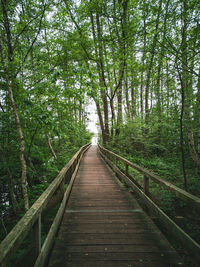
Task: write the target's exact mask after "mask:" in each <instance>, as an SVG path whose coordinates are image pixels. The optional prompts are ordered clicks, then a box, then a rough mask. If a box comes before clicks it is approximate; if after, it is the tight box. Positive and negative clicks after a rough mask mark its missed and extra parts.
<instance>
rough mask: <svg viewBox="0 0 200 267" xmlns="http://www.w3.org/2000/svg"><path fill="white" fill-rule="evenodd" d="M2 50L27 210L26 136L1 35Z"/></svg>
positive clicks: (0, 50)
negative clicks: (17, 141)
mask: <svg viewBox="0 0 200 267" xmlns="http://www.w3.org/2000/svg"><path fill="white" fill-rule="evenodd" d="M0 52H1V59H2V65H3V69H4V72H5V75H6V84H7V89H8V93H9V98H10V102H11V105H12V108H13V113H14V116H15V122H16V126H17V131H18V135H19V139H20V153H19V157H20V162H21V167H22V175H21V186H22V194H23V199H24V207H25V210H26V211H27V210H28V209H29V199H28V192H27V187H26V183H27V176H26V160H25V155H24V153H25V141H24V136H23V131H22V127H21V122H20V118H19V113H18V109H17V105H16V103H15V99H14V96H13V90H12V85H11V81H10V78H9V75H8V70H7V68H6V65H5V56H4V51H3V46H2V40H1V37H0Z"/></svg>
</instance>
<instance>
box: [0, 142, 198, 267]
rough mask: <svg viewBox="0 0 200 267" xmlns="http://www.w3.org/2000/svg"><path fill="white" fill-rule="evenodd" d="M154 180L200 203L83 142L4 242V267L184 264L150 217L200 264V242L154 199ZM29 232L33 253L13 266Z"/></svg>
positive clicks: (193, 200)
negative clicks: (48, 221) (138, 176)
mask: <svg viewBox="0 0 200 267" xmlns="http://www.w3.org/2000/svg"><path fill="white" fill-rule="evenodd" d="M116 161H120V162H121V163H123V164H124V166H125V168H124V169H125V171H124V172H122V171H121V170H120V169H119V168H118V167H117V166H116V164H114V162H115V163H116ZM129 168H134V169H136V170H137V171H139V172H140V173H142V174H144V190H142V189H141V188H140V186H139V185H138V184H137V183H136V182H135V181H134V179H132V178H131V176H130V174H129ZM116 176H117V177H118V178H119V179H120V180H121V181H122V180H123V182H124V183H125V184H126V185H127V186H128V188H129V189H130V188H131V191H132V192H129V191H130V190H128V189H127V187H126V186H124V185H122V183H121V182H120V180H118V179H117V178H116ZM149 179H152V180H154V182H157V183H158V184H160V185H161V186H165V187H168V189H170V190H171V191H172V192H175V194H176V196H177V197H180V198H181V199H183V200H185V201H186V202H187V203H190V204H191V205H192V206H193V207H196V208H197V209H199V207H200V199H199V198H197V197H194V196H192V195H190V194H188V193H186V192H185V191H183V190H181V189H179V188H177V187H175V186H173V185H172V184H170V183H167V182H165V181H164V180H162V179H160V178H159V177H157V176H155V175H154V174H152V173H149V172H147V171H146V170H144V169H142V168H141V167H139V166H137V165H135V164H133V163H131V162H129V161H127V160H125V159H123V158H121V157H120V156H118V155H116V154H114V153H112V152H110V151H108V150H106V149H105V148H103V147H100V146H99V148H98V147H97V146H90V145H86V146H84V147H82V148H81V149H80V150H79V151H78V152H77V153H76V155H75V156H74V157H73V158H72V159H71V161H70V162H69V163H68V164H67V165H66V166H65V167H64V168H63V169H62V171H61V172H60V174H59V175H58V176H57V177H56V178H55V180H54V181H53V182H52V184H51V185H50V186H49V188H48V189H47V190H46V191H45V192H44V193H43V194H42V195H41V197H40V198H39V199H38V200H37V201H36V202H35V204H34V205H33V206H32V207H31V208H30V210H29V211H28V212H27V213H26V214H25V215H24V217H23V218H22V219H21V220H20V221H19V223H18V224H17V225H16V226H15V227H14V229H13V230H12V231H11V232H10V234H9V235H8V236H7V237H6V238H5V240H3V242H2V243H1V245H0V264H1V265H0V266H27V267H28V266H35V267H36V266H48V267H62V266H71V267H73V266H81V267H82V266H87V267H98V266H99V267H100V266H101V267H104V266H105V267H106V266H134V267H135V266H148V267H150V266H155V267H162V266H166V267H169V266H184V262H183V260H182V258H181V257H180V255H178V253H177V252H176V251H175V249H174V248H173V247H172V246H171V245H170V243H169V242H168V240H167V239H166V237H165V236H164V235H163V233H161V231H160V230H159V229H158V227H157V226H156V225H155V224H154V223H153V221H152V219H151V217H150V216H154V217H156V219H157V221H158V223H159V225H160V226H161V228H162V229H164V230H166V231H167V232H168V233H169V234H170V235H173V236H174V238H175V239H176V240H177V242H179V243H180V244H181V245H182V246H183V247H184V248H185V249H186V250H187V251H188V253H189V254H190V255H191V256H192V257H194V258H195V259H196V262H198V261H199V262H200V246H199V244H197V243H196V242H195V241H194V240H193V239H191V238H190V237H189V236H188V235H187V234H186V233H185V232H183V230H182V229H181V228H179V226H177V225H176V224H175V223H174V222H173V221H172V220H171V219H169V218H168V217H167V215H166V214H165V213H163V212H162V211H161V210H160V208H159V207H157V206H156V204H155V203H154V202H153V201H152V200H151V198H150V191H149ZM66 183H67V184H68V187H67V190H66V191H65V190H64V188H65V184H66ZM58 199H60V200H61V204H60V206H59V209H58V212H57V214H56V216H55V219H54V221H53V223H52V225H51V227H50V229H49V231H48V234H47V236H46V239H45V240H44V241H41V225H42V224H41V221H43V219H44V218H45V216H46V212H45V211H46V210H49V208H50V207H51V206H53V203H55V200H57V201H58ZM136 199H137V200H136ZM138 201H139V203H140V204H141V203H142V206H143V207H144V209H143V208H142V207H141V206H140V205H139V204H138ZM144 210H145V211H144ZM147 211H148V215H147V213H146V212H147ZM149 215H150V216H149ZM27 236H30V249H29V252H28V254H27V255H28V256H27V257H24V259H23V260H21V261H20V262H19V261H18V263H15V264H13V265H12V264H10V263H9V262H10V260H11V263H12V256H13V254H14V253H15V251H16V250H17V248H18V247H19V245H20V244H21V243H22V241H23V240H24V239H25V240H27V239H28V238H27ZM23 261H24V262H23Z"/></svg>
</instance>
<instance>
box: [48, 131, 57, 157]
mask: <svg viewBox="0 0 200 267" xmlns="http://www.w3.org/2000/svg"><path fill="white" fill-rule="evenodd" d="M46 138H47V142H48V146H49V149H50V151H51V154H52V156H53V157H54V159H56V160H57V159H58V158H57V156H56V153H55V150H54V148H53V146H52V144H51V140H50V137H49V135H48V134H46Z"/></svg>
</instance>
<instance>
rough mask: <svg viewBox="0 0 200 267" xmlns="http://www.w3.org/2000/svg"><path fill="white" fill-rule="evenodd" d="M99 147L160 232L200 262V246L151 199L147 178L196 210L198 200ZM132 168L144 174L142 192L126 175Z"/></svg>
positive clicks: (105, 158)
mask: <svg viewBox="0 0 200 267" xmlns="http://www.w3.org/2000/svg"><path fill="white" fill-rule="evenodd" d="M98 146H99V150H100V154H101V156H102V157H103V159H104V160H105V161H106V163H107V164H108V165H109V166H110V167H111V169H112V170H113V172H114V173H115V174H116V175H117V176H118V177H119V178H120V179H122V180H123V181H124V182H125V183H126V184H127V185H128V186H129V187H131V188H132V190H133V192H134V193H135V194H136V195H138V196H139V202H140V203H141V204H142V205H144V206H145V208H146V209H147V210H148V212H149V214H151V215H153V216H155V218H156V220H157V222H158V223H159V227H161V228H162V230H164V231H166V232H167V233H168V234H170V235H171V236H173V237H174V238H175V239H176V240H177V241H178V242H179V243H180V244H182V246H183V247H184V248H185V249H186V250H187V251H188V252H189V254H190V255H191V257H194V259H196V260H197V262H199V261H200V245H199V244H198V243H197V242H196V241H195V240H194V239H192V238H191V237H190V236H189V235H188V234H187V233H185V232H184V231H183V230H182V229H181V228H180V227H179V226H178V225H177V224H176V223H175V222H174V221H173V220H172V219H170V218H169V217H168V216H167V215H166V214H165V213H164V212H163V211H162V210H161V209H160V208H159V207H158V206H157V205H156V203H154V201H153V200H152V199H151V194H150V192H149V178H150V179H152V180H153V181H154V182H156V183H158V184H160V185H162V186H165V187H166V188H167V189H168V190H171V191H173V192H174V193H175V194H176V196H177V197H179V198H181V199H183V200H185V201H186V202H187V203H189V204H190V205H191V204H192V205H193V206H195V207H196V208H199V203H200V199H199V198H198V197H195V196H193V195H191V194H189V193H187V192H185V191H184V190H181V189H180V188H178V187H176V186H174V185H173V184H171V183H169V182H165V181H164V180H162V179H161V178H160V177H158V176H157V175H155V174H152V173H150V172H149V171H147V170H145V169H143V168H141V167H140V166H138V165H136V164H134V163H132V162H130V161H128V160H126V159H124V158H122V157H121V156H119V155H117V154H115V153H113V152H111V151H109V150H108V149H105V148H104V147H102V146H100V145H98ZM113 158H115V163H116V160H117V159H118V160H120V161H122V162H123V163H124V164H125V172H123V171H121V170H120V169H119V168H118V167H117V166H116V165H115V164H114V163H113V162H112V160H113ZM129 166H130V167H132V168H134V169H136V170H137V171H139V172H140V173H142V174H144V188H143V191H142V190H141V187H140V186H138V184H137V183H136V181H134V179H133V177H131V176H130V175H129V173H128V167H129Z"/></svg>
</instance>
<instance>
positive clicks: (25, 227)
mask: <svg viewBox="0 0 200 267" xmlns="http://www.w3.org/2000/svg"><path fill="white" fill-rule="evenodd" d="M89 146H90V144H87V145H85V146H83V147H82V148H81V149H80V150H79V151H78V152H77V153H76V154H75V155H74V156H73V158H72V159H71V160H70V161H69V162H68V163H67V165H66V166H65V167H64V168H63V169H62V170H61V172H60V173H59V174H58V176H57V177H56V178H55V179H54V180H53V182H52V183H51V184H50V185H49V187H48V188H47V189H46V190H45V191H44V192H43V194H42V195H41V196H40V197H39V199H38V200H37V201H36V202H35V203H34V204H33V206H32V207H31V208H30V209H29V210H28V211H27V212H26V213H25V215H24V216H23V217H22V218H21V220H20V221H19V222H18V223H17V224H16V225H15V227H14V228H13V229H12V230H11V232H10V233H9V234H8V235H7V236H6V238H5V239H4V240H3V241H2V242H1V244H0V266H1V267H4V266H8V262H9V260H10V258H11V257H12V256H13V254H14V253H15V252H16V250H17V249H18V247H19V245H20V244H21V243H22V241H23V240H24V239H25V238H26V237H27V235H28V234H29V233H30V243H31V250H32V259H31V262H32V266H35V267H38V266H43V265H44V264H45V261H46V258H47V256H48V253H49V251H50V249H51V247H52V244H53V240H54V237H55V234H56V232H57V230H58V227H59V224H60V221H61V219H62V215H63V212H64V209H65V205H66V202H67V199H68V197H69V194H70V191H71V187H72V185H73V181H74V178H75V176H76V173H77V170H78V167H79V164H80V160H81V158H82V156H83V154H84V152H85V151H86V150H87V149H88V148H89ZM66 183H68V187H67V190H66V191H65V190H64V185H65V184H66ZM56 196H59V197H60V198H61V199H62V202H61V204H60V207H59V209H58V212H57V214H56V216H55V218H54V221H53V223H52V225H51V228H50V230H49V232H48V234H47V237H46V239H45V241H44V243H43V245H42V246H41V220H42V215H43V211H44V209H45V208H46V207H48V205H50V206H51V202H52V199H53V198H57V199H58V197H56Z"/></svg>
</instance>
